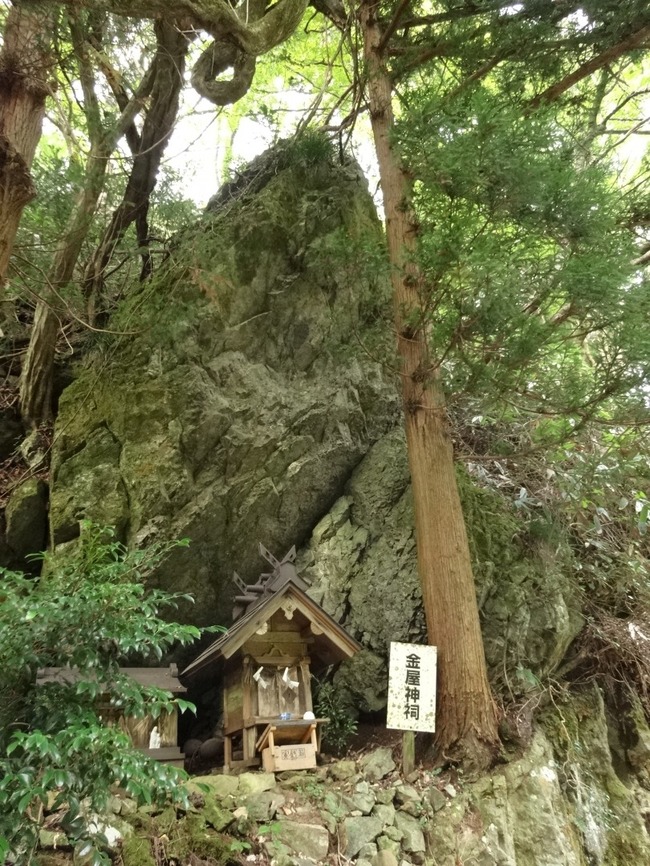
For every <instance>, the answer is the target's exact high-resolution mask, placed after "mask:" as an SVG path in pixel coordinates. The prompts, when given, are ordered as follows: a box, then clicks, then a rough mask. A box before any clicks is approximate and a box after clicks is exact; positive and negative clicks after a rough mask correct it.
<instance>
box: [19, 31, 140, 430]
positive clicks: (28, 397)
mask: <svg viewBox="0 0 650 866" xmlns="http://www.w3.org/2000/svg"><path fill="white" fill-rule="evenodd" d="M70 33H71V36H72V42H73V45H74V47H75V52H76V54H77V57H78V59H79V64H80V80H81V86H82V89H83V91H84V110H85V113H86V120H87V123H88V133H89V138H90V140H91V142H92V144H91V148H90V152H89V154H88V159H87V162H86V172H85V177H84V186H83V189H82V190H81V193H80V194H79V198H78V201H77V206H76V207H75V209H74V211H73V213H72V216H71V217H70V220H69V222H68V226H67V228H66V232H65V234H64V236H63V239H62V241H61V244H60V246H59V248H58V249H57V251H56V253H55V256H54V260H53V262H52V267H51V268H50V272H49V274H48V278H47V285H46V286H44V287H43V295H42V297H41V299H40V300H39V302H38V304H37V306H36V313H35V315H34V325H33V327H32V332H31V335H30V340H29V347H28V349H27V353H26V355H25V359H24V361H23V369H22V374H21V378H20V411H21V414H22V417H23V421H24V422H25V424H26V425H28V426H30V427H32V428H35V427H38V426H39V424H41V423H42V422H43V421H48V420H50V418H51V416H52V380H53V372H54V356H55V350H56V339H57V336H58V332H59V324H60V322H59V313H58V312H57V310H61V309H62V305H61V303H60V300H61V298H60V293H61V289H63V288H65V286H67V284H68V283H69V282H70V280H71V279H72V275H73V273H74V269H75V266H76V264H77V260H78V258H79V253H80V252H81V248H82V245H83V242H84V240H85V238H86V235H87V234H88V230H89V228H90V225H91V223H92V219H93V217H94V215H95V210H96V208H97V202H98V201H99V197H100V195H101V194H102V191H103V189H104V182H105V179H106V171H107V168H108V162H109V159H110V156H111V154H112V153H113V150H114V149H115V147H116V145H117V143H118V141H119V140H120V139H121V138H122V136H123V135H124V134H125V133H126V130H127V129H128V128H129V127H130V126H131V124H132V123H133V120H134V119H135V117H136V116H137V114H138V113H139V112H140V111H141V110H142V108H143V105H144V100H145V99H146V97H147V96H149V94H150V93H151V88H152V86H153V83H154V76H155V64H153V63H152V65H151V67H150V68H149V70H148V71H147V73H146V74H145V76H144V78H143V79H142V82H141V83H140V87H139V88H138V91H137V93H135V94H134V96H133V97H132V99H131V100H130V101H129V104H128V105H127V106H126V107H125V108H124V109H123V111H122V114H121V116H120V118H119V120H118V121H117V124H116V125H115V126H114V127H113V128H111V129H104V128H103V127H102V123H101V111H100V107H99V100H98V98H97V94H96V92H95V79H94V71H93V67H92V64H91V63H90V60H89V58H88V53H87V44H86V42H85V35H84V33H83V31H82V29H81V28H80V27H79V25H78V23H77V22H75V21H72V22H71V25H70Z"/></svg>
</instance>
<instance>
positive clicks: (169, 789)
mask: <svg viewBox="0 0 650 866" xmlns="http://www.w3.org/2000/svg"><path fill="white" fill-rule="evenodd" d="M171 546H172V545H168V544H167V545H164V544H160V545H155V546H152V547H149V548H148V549H147V550H137V551H127V550H126V549H125V548H124V546H123V545H122V544H120V543H119V542H117V541H116V540H115V539H114V537H113V535H112V533H111V531H110V530H106V529H101V528H99V527H96V526H94V525H92V524H89V523H86V524H84V525H83V527H82V534H81V539H80V541H79V543H78V544H77V546H76V547H75V549H74V550H72V551H67V552H66V555H65V557H63V556H61V555H58V556H54V555H46V561H45V568H44V576H43V577H41V578H40V579H39V580H32V579H29V578H26V577H25V576H23V575H20V574H16V573H13V572H8V571H6V570H3V571H2V581H1V583H0V596H1V598H2V604H1V605H0V694H1V695H2V701H1V702H0V863H2V862H3V861H4V860H5V859H6V858H7V856H9V857H10V859H11V860H12V861H14V862H16V863H18V864H21V863H29V862H30V861H31V860H32V857H33V854H34V851H35V849H36V847H37V844H38V836H39V830H40V829H41V828H42V826H43V820H44V811H45V808H48V809H49V810H50V811H51V810H53V809H58V808H65V809H66V811H65V814H64V815H63V817H62V820H61V830H62V831H63V832H64V833H65V834H66V835H67V837H68V839H69V840H70V842H71V843H73V844H74V845H75V846H76V853H77V854H78V855H81V856H86V855H90V859H89V861H88V862H89V863H92V864H93V866H95V864H99V863H101V862H103V861H104V859H105V857H104V855H103V854H102V853H101V851H100V850H99V847H100V846H101V843H102V841H105V840H102V836H101V833H99V832H98V828H97V826H95V827H93V826H92V818H91V817H89V816H92V815H94V814H98V813H101V812H102V810H103V809H104V807H105V806H106V803H107V800H108V798H109V796H110V794H111V788H112V787H113V786H114V785H120V786H122V787H123V788H124V789H125V790H126V791H127V792H128V793H129V794H130V795H131V796H132V797H134V798H135V799H136V800H138V801H139V802H141V803H143V802H144V803H152V802H163V801H164V800H166V799H168V798H169V797H170V796H172V798H174V799H176V800H181V801H182V800H183V799H184V798H185V797H186V795H185V793H184V790H183V788H182V787H181V785H180V784H179V783H180V782H181V781H182V780H183V779H184V778H185V774H184V773H183V771H181V770H178V769H176V768H173V767H168V766H164V765H162V764H159V763H158V762H156V761H153V760H151V759H149V758H147V757H146V756H145V755H144V754H143V753H141V752H139V751H138V750H136V749H134V748H133V747H132V745H131V741H130V739H129V737H128V736H127V735H126V734H125V733H123V732H122V731H121V730H120V729H119V728H117V727H109V726H106V725H104V724H103V723H102V719H101V717H100V715H99V710H98V708H97V699H98V698H99V696H100V695H108V696H109V699H110V703H111V705H112V706H115V707H117V708H119V710H120V711H121V712H123V713H124V714H125V715H128V716H136V717H137V716H143V715H145V714H151V715H153V716H154V717H157V716H158V715H159V714H160V713H161V712H162V711H163V710H166V711H169V710H172V709H173V708H174V707H178V708H179V709H180V710H181V711H184V710H186V709H192V710H193V709H194V708H193V706H192V705H191V704H190V703H189V702H187V701H183V700H180V699H177V698H173V697H172V695H171V694H170V693H169V692H166V691H164V690H162V689H157V688H150V687H144V686H140V685H138V684H137V683H135V682H134V681H133V680H132V679H130V678H129V677H127V676H125V675H124V674H121V673H120V671H119V665H120V663H121V662H124V661H125V660H126V659H127V658H130V657H132V656H134V655H137V656H138V657H140V658H145V659H147V658H152V657H153V658H157V659H160V658H161V657H162V655H163V653H164V652H166V651H167V650H169V649H171V648H172V647H173V646H174V645H176V644H178V643H180V644H188V643H191V642H192V641H194V640H195V639H196V638H197V637H198V636H199V630H198V629H196V628H194V627H193V626H188V625H179V624H177V623H170V622H166V621H164V620H163V619H162V618H161V612H162V611H166V610H169V609H170V608H174V607H175V606H176V604H177V602H178V600H180V599H181V598H183V599H187V596H183V595H180V594H170V593H166V592H162V591H160V590H156V589H147V588H146V587H145V585H144V580H145V578H146V576H147V575H148V574H149V573H150V572H151V570H152V568H153V567H154V566H155V565H156V564H157V563H158V562H159V561H160V559H161V558H162V557H163V556H164V555H165V553H167V551H168V550H169V548H170V547H171ZM65 666H70V667H74V668H76V669H77V670H78V671H79V676H78V678H75V681H74V682H60V683H59V682H56V683H47V684H44V685H41V686H37V685H36V675H37V671H38V669H39V668H43V667H65Z"/></svg>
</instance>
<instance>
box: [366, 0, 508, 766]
mask: <svg viewBox="0 0 650 866" xmlns="http://www.w3.org/2000/svg"><path fill="white" fill-rule="evenodd" d="M377 14H378V6H376V5H374V3H371V2H363V3H362V5H361V7H360V10H359V18H360V22H361V28H362V33H363V40H364V57H365V61H366V71H367V76H368V84H367V92H368V105H369V109H370V118H371V123H372V130H373V136H374V141H375V148H376V152H377V160H378V163H379V173H380V179H381V188H382V193H383V198H384V210H385V215H386V236H387V243H388V254H389V259H390V267H391V281H392V286H393V305H394V318H395V328H396V332H397V352H398V358H399V361H400V372H401V379H402V400H403V407H404V417H405V425H406V441H407V447H408V455H409V465H410V470H411V480H412V486H413V500H414V508H415V531H416V541H417V559H418V572H419V575H420V581H421V584H422V596H423V601H424V611H425V616H426V622H427V631H428V637H429V642H430V643H431V644H434V645H436V646H437V647H438V654H439V655H438V658H439V672H438V702H439V704H438V707H439V708H438V719H437V732H436V746H437V751H438V755H439V758H440V759H441V760H446V759H450V760H459V761H462V762H464V763H465V764H468V765H471V766H474V767H475V768H477V769H478V768H484V767H486V766H489V765H490V764H491V763H492V762H493V760H494V756H495V753H496V748H497V744H498V734H497V719H496V712H495V706H494V702H493V700H492V696H491V693H490V687H489V683H488V678H487V670H486V664H485V654H484V650H483V641H482V636H481V628H480V622H479V615H478V605H477V601H476V590H475V587H474V577H473V574H472V566H471V561H470V554H469V546H468V542H467V533H466V529H465V521H464V519H463V513H462V509H461V504H460V497H459V494H458V485H457V482H456V475H455V471H454V457H453V445H452V440H451V431H450V424H449V419H448V416H447V412H446V407H445V398H444V393H443V388H442V383H441V380H440V371H439V369H437V368H436V367H435V366H434V365H433V363H432V360H431V355H430V350H429V346H428V343H427V328H426V322H425V314H424V308H425V300H426V297H427V296H430V293H431V292H435V286H430V285H425V282H424V280H423V276H422V273H421V271H420V269H419V267H418V265H417V263H416V246H417V232H418V227H417V221H416V218H415V215H414V213H413V210H412V206H411V195H410V183H409V180H408V178H407V176H406V174H405V172H404V170H403V169H402V167H401V163H400V161H399V157H398V155H397V154H396V153H395V150H394V149H393V146H392V143H391V134H392V130H393V124H394V117H393V109H392V82H391V79H390V76H389V73H388V71H387V70H386V67H385V65H384V61H383V56H382V54H383V50H382V49H383V45H382V31H381V28H380V26H379V24H378V21H377V17H376V16H377Z"/></svg>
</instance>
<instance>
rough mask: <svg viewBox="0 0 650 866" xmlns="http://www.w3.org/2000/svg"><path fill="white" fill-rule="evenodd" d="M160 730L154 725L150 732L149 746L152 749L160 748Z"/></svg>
mask: <svg viewBox="0 0 650 866" xmlns="http://www.w3.org/2000/svg"><path fill="white" fill-rule="evenodd" d="M160 743H161V739H160V732H159V730H158V726H157V725H154V726H153V728H152V731H151V733H150V734H149V748H150V749H159V748H160Z"/></svg>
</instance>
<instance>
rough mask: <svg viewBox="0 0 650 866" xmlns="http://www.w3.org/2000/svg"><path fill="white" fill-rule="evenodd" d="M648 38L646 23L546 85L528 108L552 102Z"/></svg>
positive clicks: (642, 43)
mask: <svg viewBox="0 0 650 866" xmlns="http://www.w3.org/2000/svg"><path fill="white" fill-rule="evenodd" d="M649 39H650V24H646V25H644V26H643V27H640V28H639V29H638V30H637V31H636V32H634V33H632V34H630V35H629V36H626V38H625V39H622V40H621V41H620V42H617V43H616V44H615V45H611V46H610V47H609V48H606V49H605V51H601V53H600V54H597V55H596V56H595V57H592V58H591V60H588V61H587V62H586V63H583V64H582V65H581V66H579V67H578V68H577V69H574V70H573V72H571V73H569V75H565V76H564V78H561V79H560V81H556V82H555V84H552V85H551V86H550V87H547V88H546V90H544V91H542V93H539V94H538V95H537V96H536V97H535V98H534V99H531V100H530V102H529V103H528V108H529V109H534V108H539V107H540V106H541V105H547V104H548V103H549V102H553V101H554V100H556V99H558V98H559V97H560V96H562V94H563V93H566V91H567V90H569V89H570V88H571V87H573V85H574V84H577V83H578V82H579V81H582V80H583V79H584V78H587V77H588V76H589V75H592V74H593V73H594V72H597V71H598V70H599V69H602V68H603V66H607V65H608V64H609V63H613V62H614V61H615V60H618V58H619V57H621V56H622V55H623V54H625V53H626V52H628V51H632V50H633V49H635V48H641V47H642V46H643V45H644V43H645V42H646V41H647V40H649Z"/></svg>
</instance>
